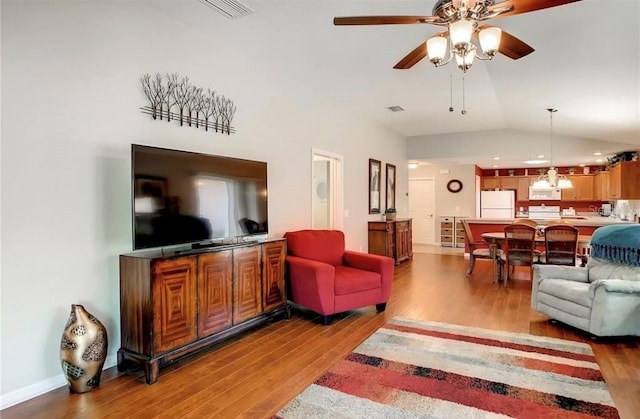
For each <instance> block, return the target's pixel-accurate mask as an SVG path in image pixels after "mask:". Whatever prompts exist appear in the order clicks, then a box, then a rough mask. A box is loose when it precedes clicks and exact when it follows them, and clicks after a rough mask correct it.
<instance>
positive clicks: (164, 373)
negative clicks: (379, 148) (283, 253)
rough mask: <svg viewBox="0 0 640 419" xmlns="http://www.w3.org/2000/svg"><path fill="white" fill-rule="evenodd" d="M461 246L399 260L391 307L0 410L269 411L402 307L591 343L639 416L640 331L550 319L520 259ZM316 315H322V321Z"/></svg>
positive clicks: (285, 323)
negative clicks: (603, 334)
mask: <svg viewBox="0 0 640 419" xmlns="http://www.w3.org/2000/svg"><path fill="white" fill-rule="evenodd" d="M466 267H467V260H466V259H464V258H463V257H462V256H461V255H460V254H442V255H439V254H427V253H416V254H414V259H413V261H411V262H407V263H404V264H402V265H400V266H399V267H397V269H396V276H395V280H394V285H393V286H394V288H393V291H392V295H391V300H390V301H389V303H388V305H387V310H386V311H385V312H384V313H381V314H376V311H375V308H374V307H370V308H365V309H361V310H357V311H354V312H350V313H347V314H345V315H342V316H339V317H337V318H336V319H334V323H333V324H332V325H331V326H321V325H320V324H319V323H318V322H317V316H315V315H313V313H310V312H306V311H301V310H294V311H293V317H292V319H290V320H282V321H277V322H274V323H271V324H268V325H265V326H263V327H261V328H259V329H256V330H254V331H251V332H248V333H246V334H244V335H242V336H240V337H237V338H235V339H233V340H231V341H228V342H226V343H223V344H221V345H218V346H217V347H216V348H215V349H213V350H207V351H205V352H204V353H200V354H197V355H194V356H192V357H190V358H188V359H186V360H182V361H178V362H176V363H174V364H172V365H169V366H167V367H165V368H163V369H161V371H160V378H159V380H158V382H157V383H156V384H154V385H146V384H144V376H143V374H142V373H141V372H140V371H134V372H130V373H127V374H118V373H117V371H116V370H115V368H111V369H109V370H107V371H105V372H104V373H103V381H102V383H101V385H100V386H99V387H98V388H96V389H95V390H93V391H91V392H89V393H85V394H69V392H68V390H67V388H60V389H57V390H54V391H52V392H50V393H47V394H44V395H42V396H40V397H37V398H34V399H32V400H29V401H27V402H24V403H21V404H19V405H16V406H13V407H11V408H8V409H5V410H3V411H2V412H0V416H1V417H2V418H3V419H11V418H24V417H29V418H63V417H64V418H127V417H136V418H138V417H166V418H176V417H181V418H182V417H187V418H188V417H193V418H196V417H197V418H203V417H216V418H235V417H245V418H266V417H269V416H271V415H272V414H274V413H275V412H277V411H278V410H279V409H280V408H281V407H283V406H284V405H285V404H286V403H287V402H288V401H289V400H291V399H292V398H293V397H294V396H296V395H297V394H298V393H300V392H301V391H302V390H303V389H304V388H305V387H307V386H308V385H309V384H311V383H312V382H313V381H314V380H315V379H317V378H318V377H319V376H320V375H321V374H322V373H323V372H324V371H325V370H327V369H328V368H329V367H330V366H331V365H332V364H333V363H335V362H337V361H338V360H339V359H341V358H343V357H344V356H346V355H347V354H348V353H349V352H351V350H353V348H355V347H356V346H357V345H358V344H359V343H360V342H362V341H363V340H364V339H366V338H367V337H368V336H369V335H371V334H372V333H373V332H374V331H375V330H376V329H377V328H379V327H380V326H382V325H383V324H384V323H385V321H386V320H387V319H389V318H391V317H393V316H405V317H410V318H415V319H424V320H434V321H442V322H449V323H456V324H462V325H468V326H476V327H484V328H490V329H498V330H507V331H514V332H523V333H531V334H535V335H541V336H553V337H558V338H563V339H569V340H575V341H581V342H587V343H589V344H591V346H592V348H593V350H594V352H595V354H596V358H597V361H598V364H599V365H600V367H601V369H602V373H603V375H604V377H605V379H606V381H607V383H608V385H609V389H610V391H611V394H612V396H613V399H614V400H615V402H616V406H617V408H618V409H619V411H620V415H621V417H622V418H623V419H634V418H640V397H639V395H640V339H634V338H627V339H608V340H604V341H597V342H594V341H592V340H591V339H590V338H589V337H588V336H587V335H585V334H583V333H581V332H579V331H576V330H574V329H571V328H569V327H567V326H564V325H561V324H554V323H551V322H550V321H548V320H547V319H546V317H544V316H542V315H541V314H539V313H536V312H534V311H532V310H531V309H530V308H529V299H530V294H531V291H530V289H531V283H530V282H529V272H528V270H527V268H517V270H516V275H515V278H516V279H515V280H514V281H513V284H512V286H511V287H510V288H502V287H501V286H500V285H498V284H494V283H493V282H492V280H491V266H490V264H489V263H488V262H485V261H478V262H477V263H476V268H475V270H474V273H473V275H472V277H471V278H466V277H465V270H466ZM314 320H316V321H314Z"/></svg>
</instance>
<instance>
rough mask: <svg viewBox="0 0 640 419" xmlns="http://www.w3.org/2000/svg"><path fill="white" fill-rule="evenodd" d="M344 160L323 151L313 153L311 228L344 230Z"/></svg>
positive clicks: (337, 155) (339, 156)
mask: <svg viewBox="0 0 640 419" xmlns="http://www.w3.org/2000/svg"><path fill="white" fill-rule="evenodd" d="M343 160H344V158H343V157H342V156H341V155H339V154H335V153H330V152H327V151H322V150H315V149H314V150H313V151H312V162H311V167H312V174H311V227H312V228H313V229H331V230H342V227H343V218H342V212H343V196H342V193H343V192H342V191H343V174H342V167H343Z"/></svg>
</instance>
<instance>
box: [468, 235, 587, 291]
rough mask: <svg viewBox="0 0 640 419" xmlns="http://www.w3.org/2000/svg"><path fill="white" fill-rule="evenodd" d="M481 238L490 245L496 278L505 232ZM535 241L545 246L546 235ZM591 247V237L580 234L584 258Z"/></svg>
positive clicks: (538, 236)
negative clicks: (499, 251) (498, 257)
mask: <svg viewBox="0 0 640 419" xmlns="http://www.w3.org/2000/svg"><path fill="white" fill-rule="evenodd" d="M480 236H481V237H482V239H483V240H484V241H485V242H487V243H489V251H490V253H491V258H492V259H493V261H494V263H493V277H494V278H496V277H497V272H498V259H497V253H498V248H499V247H501V246H502V244H503V243H504V241H505V234H504V231H492V232H488V233H482V234H481V235H480ZM535 240H536V244H537V245H540V244H541V245H544V234H542V235H540V234H536V237H535ZM590 246H591V236H590V235H586V234H579V235H578V251H579V254H580V255H583V256H587V255H588V254H589V248H590ZM582 260H583V263H582V266H584V258H583V259H582ZM501 280H502V278H498V282H500V281H501Z"/></svg>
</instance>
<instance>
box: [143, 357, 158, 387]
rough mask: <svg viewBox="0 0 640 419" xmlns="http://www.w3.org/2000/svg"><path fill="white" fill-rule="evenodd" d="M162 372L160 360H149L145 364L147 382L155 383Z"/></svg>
mask: <svg viewBox="0 0 640 419" xmlns="http://www.w3.org/2000/svg"><path fill="white" fill-rule="evenodd" d="M159 374H160V365H159V364H158V361H157V360H156V361H149V362H145V364H144V377H145V379H146V381H147V384H155V382H156V381H158V375H159Z"/></svg>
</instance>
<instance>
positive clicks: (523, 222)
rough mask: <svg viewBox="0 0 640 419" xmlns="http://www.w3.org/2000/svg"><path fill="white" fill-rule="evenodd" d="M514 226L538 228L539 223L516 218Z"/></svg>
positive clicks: (528, 219)
mask: <svg viewBox="0 0 640 419" xmlns="http://www.w3.org/2000/svg"><path fill="white" fill-rule="evenodd" d="M513 223H514V224H525V225H528V226H531V227H534V228H535V227H538V222H537V221H536V220H532V219H530V218H516V219H515V220H513Z"/></svg>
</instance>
